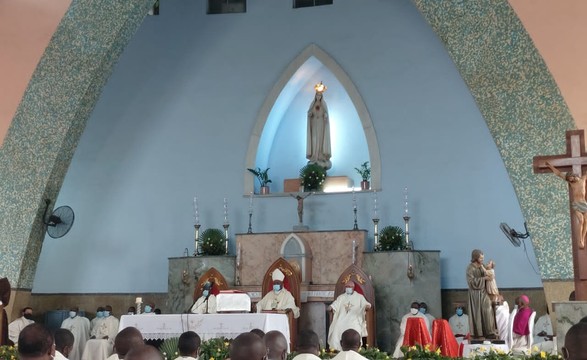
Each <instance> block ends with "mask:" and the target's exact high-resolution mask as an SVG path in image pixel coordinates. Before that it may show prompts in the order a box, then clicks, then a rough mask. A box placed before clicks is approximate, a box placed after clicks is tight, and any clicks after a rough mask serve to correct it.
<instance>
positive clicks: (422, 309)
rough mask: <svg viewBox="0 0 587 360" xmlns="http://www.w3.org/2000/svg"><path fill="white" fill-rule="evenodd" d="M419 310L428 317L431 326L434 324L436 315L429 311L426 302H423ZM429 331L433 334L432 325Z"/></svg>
mask: <svg viewBox="0 0 587 360" xmlns="http://www.w3.org/2000/svg"><path fill="white" fill-rule="evenodd" d="M419 311H420V312H421V313H422V314H424V315H425V316H426V317H427V318H428V323H429V324H430V326H432V323H433V322H434V320H435V319H436V318H435V317H434V315H432V314H430V313H429V312H428V304H426V303H425V302H421V303H420V309H419ZM428 332H430V333H431V334H432V328H431V327H430V328H428Z"/></svg>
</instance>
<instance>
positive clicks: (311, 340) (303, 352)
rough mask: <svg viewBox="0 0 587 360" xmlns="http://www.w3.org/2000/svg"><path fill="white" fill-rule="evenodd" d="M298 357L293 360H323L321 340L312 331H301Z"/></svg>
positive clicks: (297, 350) (297, 349) (298, 341)
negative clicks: (321, 357)
mask: <svg viewBox="0 0 587 360" xmlns="http://www.w3.org/2000/svg"><path fill="white" fill-rule="evenodd" d="M296 346H297V347H296V353H297V355H296V356H295V357H294V358H293V359H292V360H321V359H320V357H319V356H318V355H320V338H319V337H318V334H316V333H315V332H314V331H312V330H302V331H300V333H299V335H298V339H297V344H296Z"/></svg>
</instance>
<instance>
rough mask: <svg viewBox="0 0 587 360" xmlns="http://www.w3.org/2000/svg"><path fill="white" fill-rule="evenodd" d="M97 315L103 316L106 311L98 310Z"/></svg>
mask: <svg viewBox="0 0 587 360" xmlns="http://www.w3.org/2000/svg"><path fill="white" fill-rule="evenodd" d="M96 317H98V318H102V317H104V311H98V312H97V313H96Z"/></svg>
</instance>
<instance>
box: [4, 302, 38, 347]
mask: <svg viewBox="0 0 587 360" xmlns="http://www.w3.org/2000/svg"><path fill="white" fill-rule="evenodd" d="M20 315H21V316H20V317H19V318H18V319H16V320H14V321H13V322H11V323H10V324H8V338H9V339H10V340H11V341H12V342H13V343H15V344H16V343H17V342H18V335H20V332H21V331H22V329H24V328H25V326H27V325H30V324H32V323H34V321H33V308H31V307H28V306H27V307H25V308H24V309H22V310H21V311H20Z"/></svg>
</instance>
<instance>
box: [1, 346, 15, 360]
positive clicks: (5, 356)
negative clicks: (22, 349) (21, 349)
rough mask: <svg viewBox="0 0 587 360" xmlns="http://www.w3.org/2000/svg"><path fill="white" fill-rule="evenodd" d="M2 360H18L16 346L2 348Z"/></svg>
mask: <svg viewBox="0 0 587 360" xmlns="http://www.w3.org/2000/svg"><path fill="white" fill-rule="evenodd" d="M0 360H18V351H17V350H16V347H15V346H12V345H2V346H0Z"/></svg>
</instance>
